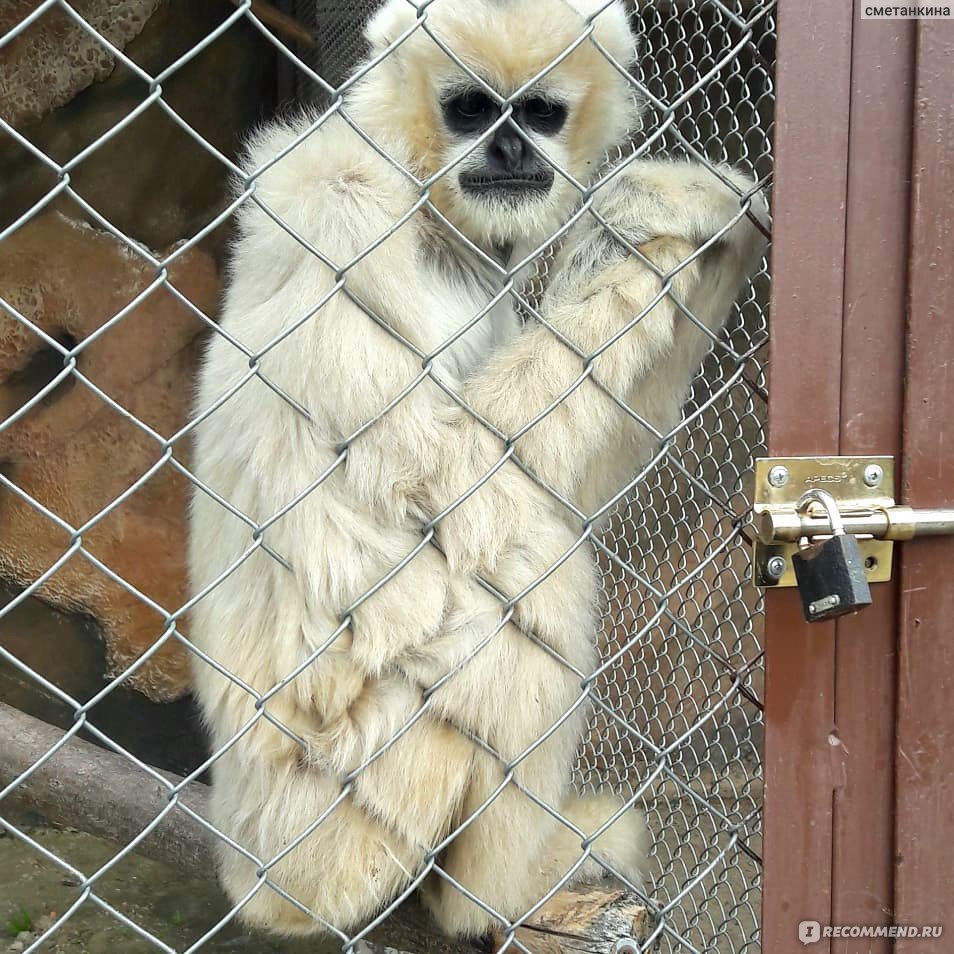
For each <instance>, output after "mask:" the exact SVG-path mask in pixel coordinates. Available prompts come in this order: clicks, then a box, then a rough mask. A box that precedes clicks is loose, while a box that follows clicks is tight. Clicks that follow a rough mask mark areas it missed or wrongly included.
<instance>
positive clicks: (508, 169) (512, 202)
mask: <svg viewBox="0 0 954 954" xmlns="http://www.w3.org/2000/svg"><path fill="white" fill-rule="evenodd" d="M439 101H440V120H441V123H442V124H443V130H442V132H443V138H444V139H445V140H446V143H447V146H446V148H445V150H444V154H445V156H446V158H447V159H448V160H449V161H454V160H455V159H458V160H459V161H457V163H456V165H455V166H454V168H453V169H451V170H450V171H449V172H448V173H446V175H445V179H446V180H447V181H446V182H445V183H444V189H443V193H444V194H443V198H444V200H445V201H444V203H443V204H444V205H445V207H446V208H445V209H443V210H442V211H445V212H446V213H447V214H449V215H451V216H452V218H453V219H455V220H457V221H458V222H459V223H460V224H461V225H462V226H463V227H464V229H465V231H466V232H470V233H472V234H475V235H476V236H479V237H480V238H482V239H489V240H490V241H491V242H509V241H512V240H513V238H514V236H513V235H512V234H511V232H512V230H513V228H514V225H515V223H517V222H520V223H522V227H523V229H524V230H525V231H528V232H536V231H538V230H540V229H542V228H545V226H546V222H545V221H544V220H546V219H547V218H548V217H549V214H550V213H552V212H555V211H556V207H557V206H562V205H564V204H565V201H560V200H559V199H556V201H555V194H558V193H560V192H563V191H565V187H566V183H565V181H564V180H563V178H562V177H561V183H560V187H558V188H556V189H555V188H554V185H555V183H556V180H557V177H558V176H560V175H561V173H560V171H559V170H561V169H564V170H568V169H569V168H570V166H571V163H572V161H573V159H572V156H571V155H570V151H569V149H568V135H567V134H568V132H569V129H570V122H571V115H572V114H573V112H574V111H575V110H576V109H577V108H578V107H579V103H578V97H577V96H574V91H573V90H572V89H564V88H561V87H560V86H559V85H557V84H554V83H552V82H551V83H550V84H546V85H541V86H540V87H534V88H531V89H530V90H528V91H527V92H526V93H523V94H521V95H518V96H517V97H516V98H515V99H513V100H512V101H511V102H510V104H509V111H510V112H509V115H507V114H506V111H507V110H508V107H506V106H505V107H503V108H502V107H501V105H500V104H499V103H498V102H497V101H496V99H495V98H494V97H493V96H492V95H491V94H490V93H489V92H487V91H486V89H485V88H484V87H482V86H481V85H478V84H476V83H474V82H473V81H465V82H462V83H460V84H459V85H458V84H457V83H455V84H453V85H450V86H449V88H447V89H445V90H439Z"/></svg>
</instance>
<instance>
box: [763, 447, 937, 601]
mask: <svg viewBox="0 0 954 954" xmlns="http://www.w3.org/2000/svg"><path fill="white" fill-rule="evenodd" d="M809 490H825V491H828V493H829V494H831V495H832V497H834V499H835V502H836V503H837V506H838V513H839V515H840V517H841V524H842V526H843V527H844V532H845V533H846V534H849V535H851V536H853V537H855V538H856V539H857V541H858V548H859V550H860V551H861V558H862V562H863V564H864V568H865V575H866V577H867V579H868V582H869V583H879V582H884V581H885V580H890V579H891V562H892V557H893V550H894V542H895V541H896V540H911V539H914V538H915V537H922V536H938V535H941V534H948V533H954V509H943V510H938V509H931V510H917V509H914V508H912V507H907V506H902V505H900V504H896V503H895V500H894V458H893V457H767V458H760V459H759V460H757V461H756V462H755V493H754V495H753V496H754V514H753V524H754V528H755V534H756V540H755V541H754V544H753V560H752V574H753V580H754V582H755V585H756V586H782V587H786V586H797V585H798V584H797V581H796V579H795V571H794V567H793V563H792V558H793V557H794V555H795V554H796V553H798V552H799V550H800V549H801V548H803V547H804V546H805V545H808V544H811V542H812V541H813V540H816V539H817V538H825V537H831V536H832V535H833V528H832V520H831V517H830V515H829V514H828V513H826V511H825V508H824V507H820V506H819V507H815V506H811V507H805V506H804V505H803V506H802V507H801V508H800V507H799V501H800V500H801V499H802V497H803V495H804V494H805V493H806V492H807V491H809ZM800 544H801V546H800Z"/></svg>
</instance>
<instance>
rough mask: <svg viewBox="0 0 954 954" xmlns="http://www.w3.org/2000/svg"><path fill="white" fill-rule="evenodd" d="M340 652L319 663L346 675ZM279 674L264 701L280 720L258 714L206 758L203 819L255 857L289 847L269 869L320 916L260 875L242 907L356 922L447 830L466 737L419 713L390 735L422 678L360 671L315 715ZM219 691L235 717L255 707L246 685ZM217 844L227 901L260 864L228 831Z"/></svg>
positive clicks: (465, 764)
mask: <svg viewBox="0 0 954 954" xmlns="http://www.w3.org/2000/svg"><path fill="white" fill-rule="evenodd" d="M337 662H339V663H340V666H339V667H338V672H337V673H336V674H335V673H328V677H329V679H330V680H331V681H334V682H339V681H342V682H347V681H348V673H349V671H350V666H349V664H348V663H347V661H346V660H345V659H339V660H337ZM335 676H337V677H338V678H335ZM219 679H220V680H221V679H222V677H221V676H220V677H219ZM206 683H208V679H207V680H206ZM205 688H206V689H208V688H209V686H208V685H206V687H205ZM288 688H289V687H286V688H285V689H283V690H281V691H279V692H278V693H276V694H275V695H274V696H272V697H271V698H270V699H269V701H268V703H267V704H266V708H267V711H268V714H269V716H270V717H271V718H272V719H275V720H277V722H278V723H279V724H280V725H281V726H283V727H284V728H285V729H287V730H288V732H287V733H286V732H284V731H282V730H281V729H279V728H278V727H277V726H276V725H275V724H273V723H272V722H270V721H267V720H266V719H264V718H259V720H258V721H257V722H256V724H255V725H254V726H253V728H252V729H251V730H249V731H247V732H245V733H244V734H241V735H240V736H239V738H238V739H237V740H236V741H235V742H234V743H233V744H232V745H231V746H229V747H228V748H227V750H226V751H225V752H223V754H222V755H221V756H220V758H219V760H218V761H217V762H216V764H215V766H214V769H213V775H214V778H213V785H212V799H211V806H210V808H211V821H212V822H213V824H214V825H216V827H217V828H219V829H220V830H221V831H222V832H223V833H224V834H226V835H227V836H228V837H229V838H230V839H232V840H233V841H234V842H236V843H237V844H238V845H240V846H241V847H242V848H244V849H245V850H247V851H249V852H251V853H252V854H253V855H254V856H255V857H256V858H258V859H259V860H260V861H261V862H262V863H263V864H264V865H266V866H267V865H270V863H271V862H272V861H273V860H274V859H275V858H276V857H278V855H279V854H280V853H281V852H283V851H285V850H286V849H290V850H288V853H287V854H286V855H284V857H282V859H281V860H280V861H279V862H278V863H277V864H274V865H272V866H271V867H269V868H268V877H269V879H270V881H271V882H273V883H274V884H275V885H277V886H278V887H279V888H281V889H282V890H283V891H286V892H287V893H288V894H289V895H290V896H291V897H292V898H294V899H295V900H296V901H298V902H299V903H300V904H302V905H304V906H305V907H306V908H307V909H309V910H310V911H311V912H313V913H314V915H316V916H317V918H318V919H319V920H315V919H314V918H312V917H310V916H309V915H308V914H307V913H305V912H303V911H300V910H299V909H298V908H296V907H295V905H293V904H291V903H290V902H289V901H287V900H286V899H284V898H283V897H282V895H281V894H280V893H279V892H277V891H275V890H273V889H272V888H271V887H269V886H268V885H264V886H262V887H260V888H259V889H258V890H257V891H256V892H255V894H254V895H253V897H252V898H251V899H250V900H249V901H248V903H247V904H246V905H245V906H244V907H243V908H242V914H241V916H242V918H243V919H244V920H245V921H247V922H249V923H253V924H257V925H260V926H264V927H269V928H271V929H272V930H279V931H284V932H288V933H307V932H311V931H316V930H321V929H322V927H323V925H322V921H324V922H327V923H328V924H330V925H332V926H334V927H336V928H338V929H340V930H345V931H346V930H349V929H353V928H355V927H361V926H363V924H365V923H366V922H367V921H368V920H370V918H371V917H373V916H374V915H375V914H376V913H377V912H378V911H380V910H381V909H382V908H383V907H384V906H385V905H386V904H387V903H389V902H390V901H392V900H393V899H394V898H395V897H396V896H397V895H398V894H399V893H400V892H401V891H402V890H404V889H405V888H407V887H408V886H409V885H410V884H411V882H412V880H413V879H414V877H415V876H418V875H419V874H420V873H421V872H422V871H423V870H424V867H425V864H426V861H427V857H428V853H429V852H430V851H432V849H433V848H434V847H435V846H436V845H438V844H439V843H440V841H441V840H442V839H443V838H444V837H445V836H446V834H447V832H448V831H449V830H450V827H451V824H452V820H453V818H454V817H455V816H456V815H457V814H458V812H459V807H460V804H461V801H462V799H463V796H464V792H465V789H466V787H467V785H468V784H469V779H470V776H471V766H472V761H473V746H472V743H471V742H470V741H468V740H467V739H465V738H464V737H463V736H462V735H461V734H460V733H459V732H458V731H456V730H455V729H454V728H453V727H451V726H450V725H447V724H446V723H443V722H441V721H439V720H437V719H435V718H433V716H431V715H429V714H426V713H425V714H424V715H422V716H421V717H420V718H418V719H417V720H416V721H414V722H413V724H412V725H411V726H410V728H409V729H407V731H406V732H404V733H403V734H400V736H399V737H398V735H399V730H400V729H401V728H403V726H404V725H406V724H407V722H408V721H409V719H410V717H411V716H413V715H414V714H415V713H417V712H418V710H419V709H420V704H421V698H420V691H419V690H418V689H416V688H415V687H412V686H410V684H409V683H407V681H406V680H404V679H402V678H400V677H398V676H387V677H383V678H382V679H381V680H365V681H364V682H363V684H362V687H361V689H360V690H359V691H358V692H357V693H356V695H355V697H354V698H353V699H351V700H345V701H343V702H342V704H341V706H340V709H341V711H340V712H339V713H338V714H337V715H331V714H330V713H329V714H326V715H325V717H324V718H323V719H319V718H318V717H317V715H316V713H315V711H313V710H308V709H304V708H302V707H300V706H299V705H297V701H296V698H295V695H294V694H292V693H288V692H287V689H288ZM317 688H318V689H319V690H320V689H321V687H317ZM325 688H326V689H327V687H325ZM208 695H209V694H208V693H207V698H208ZM226 696H231V697H232V698H231V700H230V701H227V700H226V699H225V698H224V697H226ZM220 705H221V706H222V707H223V708H224V707H227V708H228V709H229V718H230V719H234V720H235V721H234V723H233V725H234V726H235V727H237V726H238V725H239V724H240V722H241V721H242V720H244V719H247V718H250V717H253V716H254V714H255V706H254V702H253V701H252V699H251V697H250V696H248V694H247V693H245V692H244V690H241V689H238V688H237V687H236V686H235V685H234V684H232V683H227V684H226V686H225V688H224V691H223V692H222V697H221V698H220ZM228 728H230V727H226V726H225V725H224V724H223V723H221V722H220V723H219V724H218V725H217V726H216V733H215V736H216V738H215V742H216V744H224V743H225V742H227V741H228V736H227V731H228ZM296 736H297V738H298V739H301V740H302V741H303V742H304V743H305V746H304V747H303V746H302V745H301V744H300V743H299V742H298V741H297V740H296V738H295V737H296ZM392 739H393V740H394V741H393V744H391V745H390V746H388V747H386V748H385V749H384V751H383V752H382V754H381V755H380V756H379V757H378V758H376V759H374V760H373V761H371V762H370V764H367V765H365V766H364V767H363V768H360V766H361V765H362V764H363V763H365V762H366V761H367V759H368V758H369V757H370V756H371V755H372V754H373V753H375V752H377V751H378V750H379V749H380V748H381V747H382V746H384V745H385V743H387V742H388V741H390V740H392ZM355 769H359V771H357V772H355ZM342 795H344V797H343V798H342ZM332 805H334V806H335V807H333V808H332V807H331V806H332ZM326 811H328V814H327V815H326V816H325V817H324V818H322V814H323V813H324V812H326ZM319 818H321V819H322V820H321V821H320V823H318V824H317V826H316V827H314V828H313V829H312V826H313V825H314V824H315V822H316V821H318V819H319ZM303 835H304V837H302V836H303ZM292 845H294V847H290V846H292ZM217 851H218V854H219V859H220V872H221V878H222V883H223V886H224V888H225V890H226V892H227V894H228V896H229V898H230V899H231V900H232V902H233V903H238V902H240V901H242V899H243V898H244V897H245V896H246V894H248V892H250V891H252V889H253V888H255V886H256V884H257V882H258V881H259V880H260V878H261V873H260V872H259V871H258V870H257V865H256V864H255V863H254V862H252V861H250V860H249V859H248V858H246V857H245V856H244V855H243V854H242V853H241V852H238V851H236V850H235V849H234V848H232V847H231V846H230V845H227V844H224V843H220V844H219V845H218V847H217Z"/></svg>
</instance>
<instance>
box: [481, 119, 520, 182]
mask: <svg viewBox="0 0 954 954" xmlns="http://www.w3.org/2000/svg"><path fill="white" fill-rule="evenodd" d="M529 152H530V149H529V147H528V146H527V144H526V143H525V142H524V141H523V140H522V139H521V138H520V136H519V135H518V134H517V132H516V131H515V130H513V129H511V128H510V127H509V126H508V125H503V126H501V127H500V129H498V130H497V132H496V133H495V134H494V138H493V139H492V140H491V141H490V146H489V147H488V149H487V155H488V159H489V160H490V163H489V165H490V168H491V171H493V172H497V173H507V174H515V173H521V172H526V171H527V170H526V168H525V166H526V159H527V158H528V155H529Z"/></svg>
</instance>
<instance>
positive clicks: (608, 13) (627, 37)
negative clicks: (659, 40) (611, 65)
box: [567, 0, 638, 69]
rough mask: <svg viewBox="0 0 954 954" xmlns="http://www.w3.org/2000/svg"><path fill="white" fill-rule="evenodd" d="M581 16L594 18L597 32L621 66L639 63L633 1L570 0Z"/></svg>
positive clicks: (596, 34)
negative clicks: (630, 14) (630, 16)
mask: <svg viewBox="0 0 954 954" xmlns="http://www.w3.org/2000/svg"><path fill="white" fill-rule="evenodd" d="M567 2H568V3H569V5H570V6H571V7H573V9H574V10H576V11H577V13H579V14H580V16H582V17H584V18H586V19H589V18H590V17H592V18H593V24H594V27H595V30H594V35H595V37H596V39H597V40H599V42H600V44H601V45H602V46H604V47H605V48H606V50H607V51H608V52H609V54H610V55H611V56H612V57H613V59H614V60H616V62H617V63H619V64H620V66H624V67H626V68H627V69H629V68H630V67H631V66H634V65H635V64H636V58H637V54H638V41H637V39H636V36H635V34H634V33H633V28H632V25H631V23H630V19H629V8H630V6H631V4H630V3H628V2H624V0H614V2H613V3H611V4H609V5H608V6H607V4H606V0H567Z"/></svg>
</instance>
